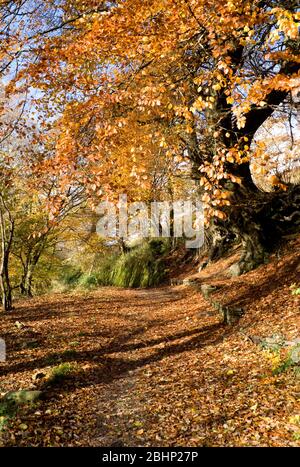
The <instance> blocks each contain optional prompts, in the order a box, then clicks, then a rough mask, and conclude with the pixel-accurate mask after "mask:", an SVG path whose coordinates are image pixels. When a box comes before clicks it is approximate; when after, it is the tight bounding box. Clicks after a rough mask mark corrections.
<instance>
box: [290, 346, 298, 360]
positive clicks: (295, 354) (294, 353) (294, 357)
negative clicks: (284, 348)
mask: <svg viewBox="0 0 300 467" xmlns="http://www.w3.org/2000/svg"><path fill="white" fill-rule="evenodd" d="M289 357H290V360H291V362H292V363H294V364H298V363H300V345H299V344H298V345H296V346H295V347H294V348H292V349H291V351H290V355H289Z"/></svg>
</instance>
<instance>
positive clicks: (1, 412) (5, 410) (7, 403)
mask: <svg viewBox="0 0 300 467" xmlns="http://www.w3.org/2000/svg"><path fill="white" fill-rule="evenodd" d="M16 413H17V404H16V403H15V401H13V400H9V399H3V400H2V401H0V432H1V431H2V430H3V429H4V428H5V426H6V425H7V422H8V420H9V419H10V418H13V417H14V416H15V415H16Z"/></svg>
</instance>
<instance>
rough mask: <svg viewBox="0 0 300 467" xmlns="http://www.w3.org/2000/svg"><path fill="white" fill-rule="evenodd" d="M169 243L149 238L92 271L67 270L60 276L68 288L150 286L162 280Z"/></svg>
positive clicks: (110, 256)
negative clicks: (69, 286) (62, 276)
mask: <svg viewBox="0 0 300 467" xmlns="http://www.w3.org/2000/svg"><path fill="white" fill-rule="evenodd" d="M168 252H169V244H168V242H167V241H163V240H161V239H159V240H156V239H152V240H150V241H149V242H148V241H147V242H144V243H142V244H141V245H138V246H136V247H134V248H132V249H131V250H130V251H129V252H127V253H124V254H121V255H116V254H115V253H114V254H111V255H109V256H107V257H102V258H101V259H100V260H99V264H98V265H97V266H96V268H95V271H94V272H92V273H90V274H89V273H84V274H83V273H81V271H80V270H78V269H74V268H73V269H72V270H71V269H69V270H68V271H65V273H64V281H65V283H66V284H68V285H71V286H72V285H73V286H78V287H79V288H84V289H91V288H95V287H101V286H115V287H130V288H139V287H154V286H157V285H159V284H160V283H162V282H163V280H164V279H165V277H166V272H167V265H166V261H165V257H166V254H167V253H168Z"/></svg>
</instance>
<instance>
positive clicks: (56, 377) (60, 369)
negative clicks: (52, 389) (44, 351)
mask: <svg viewBox="0 0 300 467" xmlns="http://www.w3.org/2000/svg"><path fill="white" fill-rule="evenodd" d="M73 371H74V365H72V364H71V363H61V364H60V365H58V366H56V367H54V368H53V369H52V371H51V374H50V376H49V379H48V384H57V383H60V382H61V381H63V380H64V379H65V378H67V377H68V376H70V374H71V373H72V372H73Z"/></svg>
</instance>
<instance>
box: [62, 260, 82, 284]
mask: <svg viewBox="0 0 300 467" xmlns="http://www.w3.org/2000/svg"><path fill="white" fill-rule="evenodd" d="M82 275H83V273H82V270H81V269H80V268H78V267H74V266H73V265H70V264H66V265H63V267H62V269H61V273H60V277H59V281H60V282H62V283H63V284H64V285H66V286H68V287H75V286H76V285H78V283H79V281H80V279H81V277H82Z"/></svg>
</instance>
